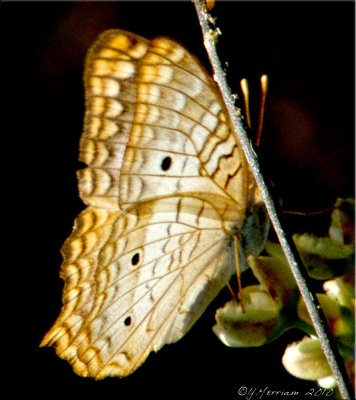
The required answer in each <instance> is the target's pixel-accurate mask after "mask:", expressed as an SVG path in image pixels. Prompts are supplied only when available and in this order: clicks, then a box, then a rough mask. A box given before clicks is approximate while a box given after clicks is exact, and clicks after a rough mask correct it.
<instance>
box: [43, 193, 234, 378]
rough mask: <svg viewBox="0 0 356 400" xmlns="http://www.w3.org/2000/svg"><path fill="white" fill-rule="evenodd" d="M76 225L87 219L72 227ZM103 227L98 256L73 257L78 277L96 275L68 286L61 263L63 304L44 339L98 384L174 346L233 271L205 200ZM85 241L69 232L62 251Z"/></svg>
mask: <svg viewBox="0 0 356 400" xmlns="http://www.w3.org/2000/svg"><path fill="white" fill-rule="evenodd" d="M82 218H85V219H87V218H88V216H87V214H86V213H82V215H81V216H80V217H79V220H78V221H77V225H81V221H80V220H81V219H82ZM107 227H108V229H109V230H110V234H106V235H105V238H106V242H105V243H104V244H103V245H102V247H101V250H100V252H99V254H98V255H97V257H96V258H94V259H92V255H93V252H92V251H85V252H84V253H83V254H82V256H81V257H80V258H79V261H80V262H79V263H78V264H77V267H76V268H77V271H76V275H78V276H80V275H81V274H83V275H84V276H85V274H86V271H87V265H88V264H91V266H92V267H93V268H94V270H95V272H94V276H90V277H86V284H85V286H83V285H82V283H81V282H80V281H79V280H78V281H77V286H75V285H74V284H73V271H74V267H73V262H72V263H70V262H68V260H67V259H65V261H64V267H63V271H62V275H63V278H64V279H65V282H66V287H65V289H64V296H63V299H64V301H67V302H68V303H69V304H66V303H65V304H64V308H63V310H64V311H63V312H62V315H61V316H60V318H59V319H58V321H57V322H56V324H55V326H54V327H53V328H52V330H51V332H49V333H48V334H47V336H46V342H47V343H51V344H52V345H54V346H55V347H56V348H57V353H58V355H59V356H60V357H62V358H66V359H68V360H69V361H70V362H71V363H72V365H73V368H74V369H75V371H76V373H78V374H79V375H82V376H91V377H95V378H98V379H99V378H103V377H105V376H111V375H113V376H126V375H128V374H130V373H131V372H133V371H134V370H135V369H136V368H137V367H138V366H140V365H141V364H142V362H143V361H144V360H145V359H146V357H147V356H148V354H149V353H150V352H151V351H152V350H154V351H158V350H159V349H160V348H161V347H162V346H163V345H164V344H167V343H172V342H175V341H177V340H179V339H180V338H181V337H182V336H183V335H184V334H185V333H186V332H187V331H188V330H189V329H190V328H191V326H192V325H193V324H194V322H195V321H196V320H197V318H199V316H200V315H201V314H202V312H203V311H204V310H205V308H206V307H207V305H208V304H209V303H210V302H211V300H212V299H213V298H214V297H215V296H216V294H217V293H218V292H219V291H220V290H221V288H222V287H224V286H225V285H226V283H227V282H228V280H229V278H230V276H231V275H232V273H233V272H234V269H233V267H231V265H230V259H229V252H228V246H229V243H228V241H227V239H226V235H225V232H224V229H225V228H224V223H223V221H222V219H221V217H220V216H219V215H218V211H217V210H216V209H215V208H214V207H213V205H212V204H210V203H208V202H206V201H202V200H200V199H196V198H190V197H172V198H170V199H162V200H157V201H152V202H148V203H146V204H145V206H144V207H143V206H137V207H136V208H134V209H132V210H131V212H130V213H127V214H125V213H120V214H119V215H117V217H116V220H115V221H114V222H113V221H111V220H110V223H109V225H107ZM81 235H83V236H81ZM88 235H89V236H90V233H88V231H83V233H82V234H81V233H80V232H79V231H74V232H73V233H72V236H71V238H69V239H68V243H67V246H70V247H73V248H74V247H76V246H77V245H78V242H82V243H87V242H88V241H89V242H90V239H88ZM93 242H94V240H93ZM84 247H86V246H81V248H84ZM95 247H96V246H95V245H94V247H93V250H94V252H95ZM73 251H74V250H72V252H71V253H73ZM68 258H69V259H70V258H71V254H69V255H68ZM81 266H83V267H82V268H81ZM87 278H89V279H87ZM74 293H77V294H78V296H75V294H74ZM73 295H74V296H73ZM73 304H75V305H74V306H73ZM69 308H70V313H68V309H69ZM43 344H46V343H43Z"/></svg>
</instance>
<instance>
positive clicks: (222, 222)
mask: <svg viewBox="0 0 356 400" xmlns="http://www.w3.org/2000/svg"><path fill="white" fill-rule="evenodd" d="M84 83H85V98H86V112H85V117H84V130H83V134H82V137H81V140H80V161H82V162H84V163H85V164H86V165H87V168H84V169H82V170H80V171H78V180H79V191H80V197H81V199H82V200H83V202H84V203H85V204H86V205H87V208H86V209H85V210H84V211H82V212H81V213H80V215H79V216H78V217H77V218H76V220H75V223H74V228H73V232H72V234H71V235H70V236H69V238H68V239H67V240H66V241H65V243H64V245H63V247H62V254H63V259H64V261H63V264H62V267H61V277H62V278H63V279H64V282H65V285H64V289H63V307H62V310H61V313H60V315H59V317H58V319H57V320H56V322H55V324H54V325H53V327H52V328H51V329H50V331H49V332H48V333H47V334H46V335H45V337H44V339H43V341H42V343H41V346H45V345H50V346H54V347H55V349H56V352H57V354H58V356H60V357H61V358H63V359H66V360H68V361H69V362H70V363H71V365H72V367H73V369H74V371H75V373H77V374H78V375H80V376H88V377H92V378H95V379H102V378H105V377H107V376H119V377H123V376H127V375H129V374H131V373H132V372H133V371H135V370H136V369H137V368H138V367H139V366H140V365H141V364H142V363H143V362H144V361H145V360H146V358H147V356H148V355H149V353H150V352H151V351H158V350H159V349H160V348H161V347H162V346H163V345H165V344H168V343H174V342H176V341H177V340H179V339H181V338H182V337H183V336H184V335H185V334H186V333H187V332H188V331H189V329H190V328H191V327H192V326H193V324H194V323H195V322H196V321H197V319H198V318H199V317H200V316H201V314H202V313H203V312H204V310H205V309H206V308H207V306H208V305H209V303H210V302H211V301H212V300H213V299H214V297H215V296H216V295H217V293H218V292H219V291H220V290H221V289H222V288H223V287H224V286H226V285H227V283H228V282H229V279H230V277H231V276H232V275H233V274H234V273H235V262H234V258H235V250H234V243H236V242H238V244H239V248H240V249H241V250H243V251H248V252H253V251H254V249H255V248H256V247H259V245H258V242H261V240H260V238H258V240H255V236H256V237H258V236H263V237H264V236H265V233H264V232H262V233H261V234H259V233H258V232H259V231H260V230H259V228H258V229H254V227H256V226H257V225H259V224H257V223H256V221H257V220H258V219H260V220H261V217H260V214H259V213H258V212H255V211H256V210H260V208H259V205H260V200H259V194H258V190H257V189H256V186H255V184H254V181H253V178H252V174H251V172H250V169H249V167H248V165H247V162H246V160H245V157H244V155H243V152H242V149H241V146H240V145H239V143H238V141H237V139H236V138H235V135H234V132H233V130H232V128H231V125H230V121H229V118H228V116H227V115H228V114H227V112H226V109H225V106H224V103H223V101H222V99H221V95H220V93H219V91H218V89H217V86H216V84H215V82H214V81H213V79H212V78H211V77H210V76H209V75H208V74H207V72H206V71H205V70H204V68H203V67H202V66H201V64H200V63H199V61H198V60H197V59H196V58H195V57H194V56H192V55H191V54H190V53H189V52H188V51H187V50H185V49H184V48H183V47H182V46H181V45H179V44H178V43H176V42H175V41H172V40H170V39H168V38H165V37H158V38H155V39H153V40H151V41H149V40H146V39H144V38H142V37H140V36H137V35H135V34H132V33H129V32H125V31H122V30H109V31H105V32H104V33H102V34H101V35H100V36H99V38H98V39H97V40H96V42H95V43H94V44H93V45H92V47H91V49H90V50H89V52H88V55H87V59H86V65H85V72H84ZM256 215H257V216H258V217H257V219H256V217H255V216H256ZM262 219H263V218H262ZM253 231H256V232H257V233H256V234H252V233H251V232H253ZM262 231H263V230H262ZM251 236H252V237H253V238H252V239H251V240H250V237H251ZM252 242H256V244H255V243H254V244H253V245H250V243H252Z"/></svg>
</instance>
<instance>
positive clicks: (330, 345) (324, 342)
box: [193, 0, 352, 400]
mask: <svg viewBox="0 0 356 400" xmlns="http://www.w3.org/2000/svg"><path fill="white" fill-rule="evenodd" d="M193 1H194V4H195V8H196V11H197V14H198V18H199V22H200V26H201V28H202V32H203V38H204V45H205V48H206V50H207V53H208V56H209V59H210V62H211V65H212V67H213V72H214V79H215V81H216V83H217V84H218V86H219V88H220V92H221V95H222V97H223V100H224V103H225V106H226V108H227V111H228V113H229V117H230V120H231V123H232V125H233V128H234V130H235V134H236V136H237V138H238V140H239V143H240V144H241V147H242V149H243V152H244V154H245V157H246V159H247V161H248V164H249V166H250V168H251V170H252V173H253V176H254V178H255V181H256V184H257V186H258V188H259V190H260V192H261V196H262V198H263V201H264V203H265V206H266V208H267V211H268V214H269V217H270V219H271V222H272V225H273V227H274V229H275V231H276V234H277V236H278V239H279V242H280V244H281V246H282V249H283V251H284V253H285V256H286V258H287V261H288V264H289V265H290V268H291V270H292V273H293V275H294V277H295V280H296V282H297V285H298V287H299V290H300V292H301V295H302V297H303V299H304V301H305V304H306V306H307V309H308V312H309V314H310V317H311V319H312V322H313V326H314V329H315V331H316V333H317V335H318V337H319V340H320V343H321V346H322V348H323V351H324V353H325V356H326V358H327V360H328V362H329V365H330V368H331V370H332V372H333V374H334V376H335V379H336V382H337V384H338V387H339V390H340V393H341V396H342V397H343V399H345V400H347V399H350V398H351V393H352V390H351V387H350V383H349V379H348V376H347V373H346V369H345V366H344V363H343V360H342V358H341V356H340V354H339V351H338V349H337V346H336V343H335V341H334V340H333V337H332V335H331V332H330V329H329V327H328V324H327V321H326V318H325V315H324V314H323V312H322V309H321V307H320V304H319V302H318V300H317V298H316V295H315V294H314V293H312V292H311V291H310V289H309V287H308V284H307V282H308V281H309V278H308V276H307V273H306V271H305V268H304V266H303V264H302V262H301V259H300V256H299V254H298V252H297V250H296V248H295V245H294V242H293V241H292V240H291V238H290V237H287V235H286V233H285V232H284V230H283V228H282V225H281V223H280V219H279V217H278V214H277V210H276V207H275V204H274V201H273V199H272V197H271V195H270V193H269V190H268V187H267V185H266V183H265V181H264V179H263V176H262V174H261V170H260V166H259V162H258V159H257V156H256V154H255V152H254V150H253V148H252V146H251V143H250V141H249V139H248V136H247V134H246V131H245V128H244V126H243V123H242V121H241V118H240V117H239V116H238V115H237V114H236V110H235V106H234V102H233V96H232V93H231V90H230V88H229V86H228V85H227V82H226V78H225V73H224V72H223V70H222V68H221V64H220V60H219V57H218V55H217V51H216V47H215V38H216V32H217V30H216V27H215V26H214V27H213V26H212V21H213V20H212V18H211V17H210V15H209V14H208V11H207V9H206V5H205V1H204V0H193Z"/></svg>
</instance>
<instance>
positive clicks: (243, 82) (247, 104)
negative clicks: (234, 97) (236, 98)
mask: <svg viewBox="0 0 356 400" xmlns="http://www.w3.org/2000/svg"><path fill="white" fill-rule="evenodd" d="M240 86H241V91H242V97H243V100H244V106H245V115H246V122H247V126H248V127H249V128H250V129H251V114H250V93H249V89H248V82H247V79H245V78H244V79H241V82H240Z"/></svg>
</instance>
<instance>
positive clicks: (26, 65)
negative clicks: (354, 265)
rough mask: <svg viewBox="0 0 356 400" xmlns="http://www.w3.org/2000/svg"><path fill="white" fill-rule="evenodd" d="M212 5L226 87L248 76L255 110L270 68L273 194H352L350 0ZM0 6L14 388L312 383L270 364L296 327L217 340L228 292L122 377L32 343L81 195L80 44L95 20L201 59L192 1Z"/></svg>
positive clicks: (319, 223) (181, 392)
mask: <svg viewBox="0 0 356 400" xmlns="http://www.w3.org/2000/svg"><path fill="white" fill-rule="evenodd" d="M215 13H216V14H217V15H218V20H217V23H218V25H219V27H220V28H221V30H222V32H223V36H222V37H221V39H220V51H221V55H222V58H223V60H226V61H228V62H229V66H230V69H229V71H230V83H231V85H232V87H233V90H234V91H235V92H237V91H238V90H239V81H240V79H241V78H243V77H246V78H248V79H249V82H250V85H251V96H252V106H253V109H252V111H253V120H254V121H256V118H257V117H256V115H257V105H258V102H259V87H258V85H259V78H260V75H261V74H263V73H267V74H268V75H269V79H270V92H269V95H268V100H267V108H266V117H265V118H266V124H265V129H264V133H263V139H262V144H261V148H260V154H261V159H262V160H263V161H264V164H265V168H266V170H267V173H268V176H269V177H270V179H271V180H272V181H273V183H274V186H275V188H276V191H277V193H278V195H279V197H280V198H281V199H283V208H284V209H287V210H295V211H315V210H321V209H324V208H327V207H329V206H331V205H332V204H333V203H334V201H335V199H336V198H337V197H347V196H353V194H354V3H352V2H316V3H313V2H297V3H287V2H276V3H269V2H263V3H258V2H249V3H244V2H227V3H219V2H218V3H217V5H216V8H215ZM1 17H2V21H1V30H2V34H1V38H2V41H1V44H2V55H3V61H2V67H3V68H4V69H5V71H6V72H5V73H3V88H4V89H3V93H4V94H5V95H6V97H5V96H4V98H5V99H6V102H5V108H4V109H3V111H4V110H5V113H4V118H3V126H4V123H5V126H4V129H3V130H2V138H3V143H4V145H3V147H2V148H3V152H2V153H3V157H2V158H3V160H5V168H4V170H3V171H5V173H4V178H5V180H7V179H8V182H7V185H6V186H5V191H4V193H5V195H4V198H5V200H6V201H7V202H8V203H9V204H10V206H13V207H14V211H13V212H12V211H11V212H10V211H9V212H8V211H7V209H6V211H5V212H4V217H5V218H8V219H9V220H10V222H11V225H10V228H9V229H8V230H7V231H6V234H7V235H6V236H7V237H8V238H9V239H10V240H9V247H8V248H6V249H5V254H6V256H8V258H6V261H4V266H5V267H6V270H9V271H10V272H12V273H13V276H12V277H11V281H10V280H6V281H5V280H4V282H6V283H3V287H4V292H5V293H6V294H7V295H8V297H7V300H6V308H7V307H8V306H11V316H12V318H14V319H15V321H14V322H15V323H16V325H13V324H12V323H11V324H10V321H11V318H9V319H8V320H7V319H6V320H5V327H6V331H7V332H8V333H10V338H9V345H8V346H6V345H5V347H6V348H5V350H10V352H11V357H10V360H9V361H8V362H6V365H7V366H8V368H7V372H8V378H6V380H7V381H8V382H11V383H12V391H13V393H14V395H15V394H16V393H17V392H18V391H21V392H22V391H23V390H25V391H27V392H28V394H29V395H36V398H51V397H53V396H52V394H53V393H55V394H60V393H62V392H63V394H66V395H67V397H66V398H72V397H74V394H76V395H78V396H79V397H78V398H84V397H87V396H88V395H91V394H93V395H94V394H96V395H98V396H100V398H109V396H110V398H120V399H126V398H134V399H136V398H141V397H142V398H156V399H167V398H169V397H171V396H172V395H175V396H178V397H181V398H192V397H197V398H200V399H204V398H213V397H216V396H218V397H217V398H226V399H234V398H240V396H239V395H238V389H239V387H241V386H246V387H248V388H254V387H257V388H264V387H265V386H268V387H269V388H270V389H274V390H285V391H286V390H299V391H300V393H303V392H304V391H306V390H308V389H310V388H312V387H314V386H313V383H312V382H308V381H301V380H297V379H294V378H293V377H292V376H290V375H289V374H288V373H287V372H286V371H285V370H284V369H283V367H282V365H281V357H282V355H283V351H284V348H285V347H286V344H287V343H290V342H291V341H293V340H296V339H298V338H300V337H301V335H300V334H299V333H298V332H290V333H288V334H286V335H284V336H283V337H282V338H281V339H280V340H279V341H277V342H275V343H273V344H271V345H268V346H264V347H261V348H255V349H231V348H227V347H225V346H223V345H222V344H221V343H220V342H219V341H218V339H217V338H216V337H215V336H214V334H213V333H212V331H211V327H212V325H213V324H214V313H215V310H216V309H217V308H218V307H220V306H222V305H223V304H224V301H225V300H226V299H228V293H227V292H226V293H225V292H224V291H223V292H222V294H221V295H220V296H219V297H218V298H217V299H216V300H215V301H214V303H213V304H212V306H211V307H210V308H209V309H208V310H207V312H206V313H205V314H204V316H203V317H202V318H201V319H200V320H199V321H198V323H197V324H196V325H195V326H194V328H193V329H192V330H191V331H190V332H189V333H188V334H187V335H186V337H185V338H184V339H182V340H181V341H180V342H178V343H176V344H174V345H169V346H165V347H164V348H163V349H162V350H161V351H160V352H159V353H157V354H153V355H151V356H150V357H149V359H148V361H147V362H146V363H145V364H144V365H143V366H142V367H141V368H139V370H138V371H137V372H135V373H134V374H133V375H132V376H130V377H128V378H125V379H122V380H120V379H106V380H103V381H98V382H95V381H93V380H89V379H83V378H79V377H77V376H76V375H75V374H74V373H73V372H72V370H71V367H70V365H69V364H68V363H67V362H66V361H63V360H60V359H59V358H58V357H57V356H56V355H55V353H54V351H53V350H52V349H48V348H45V349H39V348H38V345H39V343H40V341H41V339H42V337H43V335H44V334H45V333H46V331H47V330H48V329H49V328H50V326H51V325H52V324H53V322H54V320H55V318H56V317H57V315H58V313H59V310H60V307H61V291H62V281H61V280H60V278H59V275H58V273H59V266H60V263H61V256H60V253H59V249H60V247H61V245H62V243H63V241H64V240H65V238H66V237H67V236H68V235H69V233H70V232H71V228H72V224H73V220H74V218H75V216H76V215H77V214H78V212H79V211H80V210H81V209H82V208H83V204H82V202H81V201H80V199H79V197H78V195H77V183H76V176H75V171H76V170H77V169H78V167H79V163H78V161H77V157H78V142H79V138H80V134H81V130H82V121H83V112H84V108H83V107H84V100H83V87H82V72H83V61H84V57H85V54H86V51H87V49H88V47H89V46H90V44H91V43H92V42H93V41H94V40H95V38H96V37H97V35H98V34H99V33H100V32H101V31H103V30H105V29H109V28H121V29H126V30H129V31H133V32H135V33H137V34H140V35H142V36H144V37H147V38H151V37H154V36H158V35H166V36H169V37H171V38H174V39H176V40H177V41H179V42H181V43H182V44H184V45H185V47H187V48H188V49H189V50H190V51H191V52H192V53H194V54H196V55H197V56H198V58H199V59H201V60H202V62H203V63H204V64H205V65H206V66H207V67H208V63H207V58H206V55H205V50H204V48H203V46H202V40H201V32H200V28H199V25H198V22H197V17H196V15H195V11H194V7H193V5H192V4H191V3H190V2H180V3H173V2H158V3H152V2H145V3H138V2H130V3H128V2H111V3H99V2H97V3H94V2H90V3H82V2H77V3H70V2H63V3H2V5H1ZM7 140H9V145H8V144H7ZM322 218H323V219H320V218H319V217H318V218H315V217H314V218H307V217H298V218H297V217H289V218H288V220H287V226H288V228H289V229H290V230H292V231H297V230H300V231H304V230H310V231H317V232H319V233H325V228H326V227H327V224H328V216H326V217H325V216H324V217H322ZM12 306H14V307H13V309H12ZM69 391H70V392H69ZM70 393H74V394H73V395H71V394H70Z"/></svg>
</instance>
